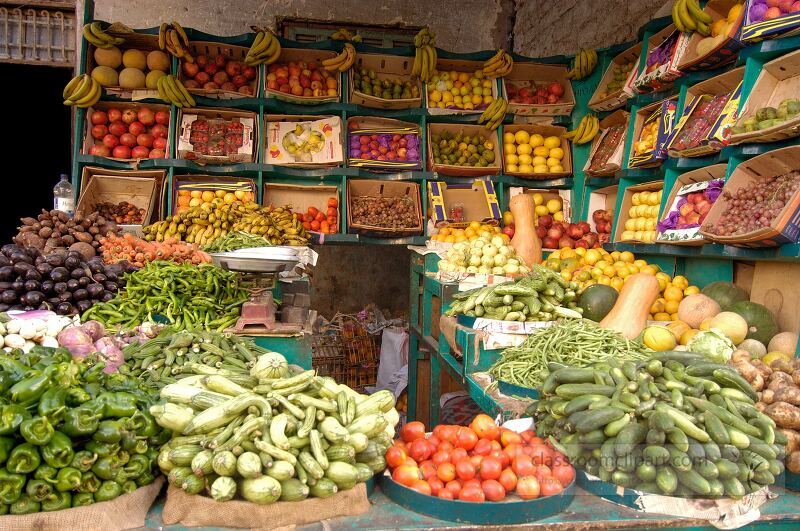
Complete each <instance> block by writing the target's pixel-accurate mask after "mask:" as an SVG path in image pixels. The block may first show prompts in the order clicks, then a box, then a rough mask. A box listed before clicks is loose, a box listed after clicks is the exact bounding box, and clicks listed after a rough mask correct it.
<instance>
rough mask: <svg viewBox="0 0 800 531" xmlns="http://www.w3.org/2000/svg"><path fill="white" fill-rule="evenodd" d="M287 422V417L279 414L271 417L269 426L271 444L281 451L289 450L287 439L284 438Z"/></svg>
mask: <svg viewBox="0 0 800 531" xmlns="http://www.w3.org/2000/svg"><path fill="white" fill-rule="evenodd" d="M288 420H289V417H288V416H287V415H286V413H280V414H278V415H275V416H274V417H272V421H271V422H270V424H269V438H270V439H271V440H272V444H274V445H275V446H277V447H278V448H280V449H281V450H288V449H289V448H291V445H290V444H289V438H288V437H286V424H287V422H288Z"/></svg>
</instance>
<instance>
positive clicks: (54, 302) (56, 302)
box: [47, 297, 61, 308]
mask: <svg viewBox="0 0 800 531" xmlns="http://www.w3.org/2000/svg"><path fill="white" fill-rule="evenodd" d="M47 302H49V303H50V304H51V305H52V306H53V307H54V308H55V307H56V306H58V305H59V304H61V299H59V298H58V297H47Z"/></svg>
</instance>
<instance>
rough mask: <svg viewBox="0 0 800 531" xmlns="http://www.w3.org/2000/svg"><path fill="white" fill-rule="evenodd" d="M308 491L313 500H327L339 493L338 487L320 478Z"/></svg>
mask: <svg viewBox="0 0 800 531" xmlns="http://www.w3.org/2000/svg"><path fill="white" fill-rule="evenodd" d="M308 490H309V492H310V493H311V495H312V496H314V497H315V498H329V497H331V496H333V495H334V494H336V493H337V492H338V491H339V487H337V486H336V483H334V482H333V481H331V480H330V479H328V478H320V479H318V480H317V482H316V483H315V484H314V485H311V486H310V487H309V489H308Z"/></svg>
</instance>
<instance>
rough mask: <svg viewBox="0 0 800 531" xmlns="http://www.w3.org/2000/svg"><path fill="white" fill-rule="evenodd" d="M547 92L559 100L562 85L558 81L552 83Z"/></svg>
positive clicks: (562, 91)
mask: <svg viewBox="0 0 800 531" xmlns="http://www.w3.org/2000/svg"><path fill="white" fill-rule="evenodd" d="M547 92H549V93H550V94H552V95H554V96H556V97H558V98H560V97H561V96H563V95H564V85H562V84H561V83H559V82H558V81H553V82H552V83H550V85H548V87H547Z"/></svg>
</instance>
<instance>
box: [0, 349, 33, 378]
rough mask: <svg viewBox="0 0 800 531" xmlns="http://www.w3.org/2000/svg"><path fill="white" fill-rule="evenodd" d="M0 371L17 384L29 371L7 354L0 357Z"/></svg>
mask: <svg viewBox="0 0 800 531" xmlns="http://www.w3.org/2000/svg"><path fill="white" fill-rule="evenodd" d="M0 371H2V372H4V373H6V374H8V376H9V377H11V381H13V382H14V383H17V382H19V381H21V380H22V379H23V378H25V376H27V374H28V372H29V371H30V369H29V368H28V367H26V366H25V365H23V364H21V363H20V362H18V361H17V360H15V359H14V358H12V357H11V356H9V355H7V354H2V355H0Z"/></svg>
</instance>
